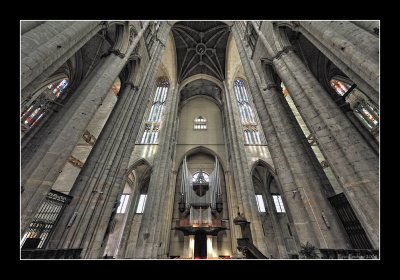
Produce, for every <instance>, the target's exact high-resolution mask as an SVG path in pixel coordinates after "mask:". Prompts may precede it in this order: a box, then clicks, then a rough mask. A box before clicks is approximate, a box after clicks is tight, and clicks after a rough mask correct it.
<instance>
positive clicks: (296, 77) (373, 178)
mask: <svg viewBox="0 0 400 280" xmlns="http://www.w3.org/2000/svg"><path fill="white" fill-rule="evenodd" d="M267 24H268V23H267ZM269 24H272V23H269ZM254 26H255V27H256V25H255V24H254ZM256 30H257V33H258V35H259V39H261V40H262V43H263V44H264V46H265V47H266V49H267V51H268V56H269V57H271V63H272V64H273V66H274V67H275V69H276V72H277V73H278V75H279V76H280V78H281V79H282V81H283V82H284V83H285V85H286V87H287V88H288V90H289V93H290V96H291V97H292V99H293V101H294V103H295V105H296V107H297V109H298V110H299V112H300V114H301V116H302V117H303V119H304V121H305V123H306V124H307V127H308V128H309V130H310V132H311V133H313V135H315V137H316V139H317V143H318V146H319V148H320V149H321V152H322V153H323V155H324V156H325V158H326V159H327V161H328V163H329V165H330V166H331V168H332V170H333V172H334V174H335V175H336V176H337V178H338V181H339V183H340V184H341V186H342V187H343V190H344V193H345V194H346V197H347V199H348V200H349V201H350V203H351V205H352V206H353V210H354V211H355V213H356V215H357V217H358V219H359V220H360V223H361V224H362V226H363V228H364V229H365V231H366V233H367V235H368V237H369V239H370V241H371V243H372V244H373V246H374V247H375V248H378V247H379V245H378V244H379V162H378V155H377V154H376V153H375V152H374V151H373V150H372V149H371V147H369V146H368V144H367V143H366V142H365V140H364V139H363V138H362V136H361V135H360V134H359V133H358V131H357V130H356V129H355V128H354V126H353V125H352V124H351V123H350V121H349V120H348V119H347V118H346V116H345V115H344V113H343V112H342V111H341V110H340V109H339V108H338V107H337V105H336V104H335V102H334V101H333V100H332V99H330V98H327V93H326V92H324V89H323V87H322V86H321V85H320V84H319V83H318V81H317V80H316V78H315V77H314V76H313V75H312V74H311V73H310V71H309V70H308V69H307V67H306V66H305V65H304V64H303V62H302V61H301V60H300V59H299V58H298V57H297V55H296V54H295V53H294V51H293V49H292V48H291V46H290V45H289V43H288V40H287V39H285V38H284V37H282V34H281V33H280V34H278V33H276V31H277V30H276V29H275V30H274V31H272V30H271V31H272V32H274V33H273V34H272V36H271V35H268V36H267V35H264V34H263V33H262V32H261V31H260V30H258V29H256ZM276 42H278V43H276ZM281 183H282V182H281Z"/></svg>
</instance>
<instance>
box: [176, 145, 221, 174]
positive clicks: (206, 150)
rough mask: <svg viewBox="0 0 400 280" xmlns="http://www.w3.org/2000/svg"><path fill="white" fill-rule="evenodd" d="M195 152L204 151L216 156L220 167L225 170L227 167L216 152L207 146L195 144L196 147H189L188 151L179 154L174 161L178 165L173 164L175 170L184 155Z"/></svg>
mask: <svg viewBox="0 0 400 280" xmlns="http://www.w3.org/2000/svg"><path fill="white" fill-rule="evenodd" d="M196 153H205V154H208V155H212V156H216V157H217V159H218V161H219V163H220V164H221V166H222V169H223V170H224V171H226V170H227V169H226V164H225V162H224V160H223V158H222V157H221V156H220V155H219V154H218V153H216V152H215V151H213V150H212V149H210V148H207V147H204V146H197V147H194V148H192V149H190V150H189V151H187V152H186V153H184V154H183V156H181V157H180V158H179V159H178V160H177V161H176V163H175V165H178V166H175V170H178V168H179V166H180V165H181V163H182V161H183V159H184V158H185V157H186V156H191V155H193V154H196Z"/></svg>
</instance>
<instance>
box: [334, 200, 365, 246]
mask: <svg viewBox="0 0 400 280" xmlns="http://www.w3.org/2000/svg"><path fill="white" fill-rule="evenodd" d="M329 201H330V203H331V204H332V206H333V207H334V208H335V209H336V212H337V214H338V216H339V218H340V220H341V221H342V224H343V227H344V229H345V230H346V232H347V235H348V236H349V239H350V242H351V245H352V246H353V248H354V249H372V245H371V243H370V242H369V240H368V237H367V234H366V233H365V230H364V229H363V227H362V226H361V223H360V221H359V220H358V218H357V216H356V215H355V213H354V211H353V209H352V207H351V205H350V203H349V201H348V200H347V198H346V196H345V195H344V193H340V194H337V195H335V196H332V197H330V198H329Z"/></svg>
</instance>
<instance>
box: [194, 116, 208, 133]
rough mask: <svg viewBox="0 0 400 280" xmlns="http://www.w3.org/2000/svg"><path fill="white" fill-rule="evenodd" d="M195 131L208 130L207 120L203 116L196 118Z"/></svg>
mask: <svg viewBox="0 0 400 280" xmlns="http://www.w3.org/2000/svg"><path fill="white" fill-rule="evenodd" d="M194 129H196V130H202V129H207V120H206V119H205V118H204V117H202V116H199V117H197V118H195V119H194Z"/></svg>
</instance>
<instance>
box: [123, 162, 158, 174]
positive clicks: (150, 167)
mask: <svg viewBox="0 0 400 280" xmlns="http://www.w3.org/2000/svg"><path fill="white" fill-rule="evenodd" d="M140 165H147V169H146V170H147V171H146V174H147V172H151V169H152V168H153V167H152V165H151V164H150V163H149V162H148V161H147V160H146V159H145V158H141V159H138V160H136V161H135V162H134V163H132V164H131V165H130V166H129V167H128V168H127V170H126V172H125V175H126V176H128V175H129V173H131V172H132V171H133V170H134V169H136V168H137V167H138V166H140Z"/></svg>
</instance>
